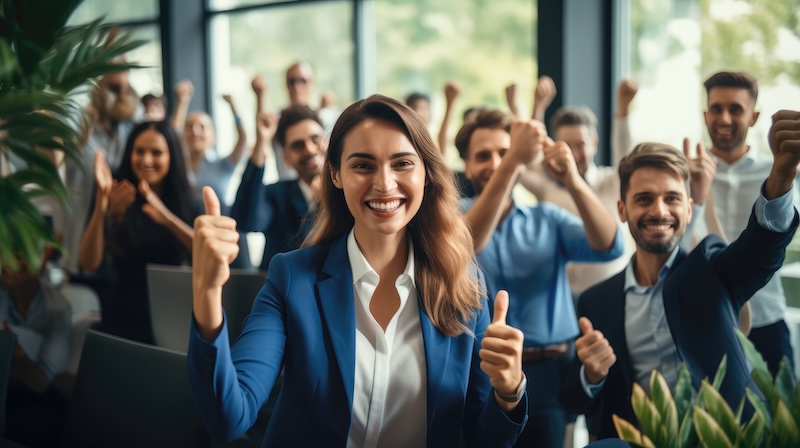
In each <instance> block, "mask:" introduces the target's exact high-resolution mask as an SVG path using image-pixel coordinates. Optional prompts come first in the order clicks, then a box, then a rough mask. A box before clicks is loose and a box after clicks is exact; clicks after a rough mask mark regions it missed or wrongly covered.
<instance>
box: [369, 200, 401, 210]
mask: <svg viewBox="0 0 800 448" xmlns="http://www.w3.org/2000/svg"><path fill="white" fill-rule="evenodd" d="M367 205H368V206H369V208H371V209H373V210H378V211H381V212H392V211H395V210H397V209H398V208H399V207H400V200H399V199H395V200H394V201H389V202H367Z"/></svg>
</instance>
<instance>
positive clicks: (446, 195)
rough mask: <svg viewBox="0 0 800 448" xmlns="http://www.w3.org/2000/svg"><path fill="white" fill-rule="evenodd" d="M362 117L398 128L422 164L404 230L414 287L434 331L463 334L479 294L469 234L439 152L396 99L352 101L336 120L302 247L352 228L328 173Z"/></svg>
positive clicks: (335, 167) (418, 121)
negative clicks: (420, 188)
mask: <svg viewBox="0 0 800 448" xmlns="http://www.w3.org/2000/svg"><path fill="white" fill-rule="evenodd" d="M367 119H377V120H383V121H386V122H389V123H392V124H394V125H396V126H398V127H400V128H401V129H402V130H403V131H404V132H405V135H406V137H408V139H409V141H410V142H411V144H412V145H414V148H416V150H417V153H418V154H419V155H420V157H421V158H422V161H423V163H424V164H425V178H426V179H425V180H426V182H425V192H424V199H423V201H422V205H421V206H420V209H419V211H418V212H417V214H416V215H415V216H414V217H413V218H412V219H411V221H410V222H409V224H408V228H407V232H408V235H409V236H410V237H411V241H412V243H413V244H414V255H415V264H414V265H415V267H416V272H415V276H416V280H417V287H418V290H419V292H420V297H421V300H422V306H423V308H424V309H425V313H426V314H427V315H428V317H429V318H430V319H431V322H432V323H433V325H434V326H436V328H437V329H438V330H439V331H441V332H442V333H444V334H447V335H450V336H457V335H459V334H462V333H464V332H468V331H469V330H468V329H467V327H466V326H465V325H464V322H465V321H467V320H468V319H469V318H470V317H471V316H472V314H473V313H474V311H475V310H476V309H478V308H480V306H481V302H480V296H481V294H482V291H481V290H480V286H479V283H478V280H477V277H476V275H475V270H474V268H473V266H476V262H475V253H474V252H473V249H472V234H471V233H470V231H469V228H468V227H467V224H466V222H465V220H464V216H463V214H462V213H461V210H460V209H459V207H458V200H459V195H458V191H457V189H456V185H455V183H454V181H453V175H452V173H451V172H450V169H449V168H448V167H447V165H446V163H445V161H444V158H443V156H442V155H441V153H440V152H439V149H438V148H437V147H436V144H435V143H434V142H433V139H432V138H431V136H430V134H429V133H428V130H427V128H426V127H425V124H424V123H422V120H421V119H420V118H419V117H418V116H417V115H416V114H415V113H414V112H413V111H412V110H411V109H410V108H408V107H407V106H406V105H404V104H402V103H400V102H399V101H397V100H394V99H392V98H388V97H385V96H382V95H373V96H371V97H369V98H367V99H365V100H361V101H358V102H356V103H354V104H352V105H351V106H350V107H348V108H347V109H346V110H345V111H344V112H343V113H342V115H341V116H340V117H339V119H338V120H337V121H336V124H335V125H334V127H333V131H332V132H331V138H330V143H329V146H328V154H327V156H326V158H325V166H324V168H323V170H322V173H323V174H322V179H321V180H322V182H321V184H322V188H321V190H322V191H321V200H320V206H319V213H318V215H317V219H316V221H315V222H314V226H313V228H312V229H311V232H310V233H309V235H308V236H307V237H306V240H305V241H304V243H303V245H304V246H313V245H317V244H323V243H327V242H330V241H332V240H334V239H336V238H338V237H340V236H341V235H343V234H345V233H346V232H349V231H350V229H351V228H352V227H353V225H354V222H355V221H354V220H353V215H352V214H351V213H350V210H349V209H348V208H347V203H346V202H345V199H344V192H343V191H342V190H340V189H338V188H336V187H335V186H334V185H333V180H332V179H331V174H332V173H337V172H339V170H340V169H341V162H342V160H341V159H342V153H343V152H344V143H345V139H346V138H347V135H348V134H349V133H350V131H352V130H353V128H355V127H356V126H357V125H358V124H360V123H361V122H363V121H364V120H367Z"/></svg>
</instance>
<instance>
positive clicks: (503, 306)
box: [492, 290, 508, 325]
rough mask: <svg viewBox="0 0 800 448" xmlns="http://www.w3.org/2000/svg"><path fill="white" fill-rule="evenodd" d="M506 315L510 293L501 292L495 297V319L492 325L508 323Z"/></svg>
mask: <svg viewBox="0 0 800 448" xmlns="http://www.w3.org/2000/svg"><path fill="white" fill-rule="evenodd" d="M506 314H508V292H507V291H505V290H500V291H498V292H497V295H496V296H494V318H493V319H492V323H493V324H494V323H501V324H504V325H505V323H506Z"/></svg>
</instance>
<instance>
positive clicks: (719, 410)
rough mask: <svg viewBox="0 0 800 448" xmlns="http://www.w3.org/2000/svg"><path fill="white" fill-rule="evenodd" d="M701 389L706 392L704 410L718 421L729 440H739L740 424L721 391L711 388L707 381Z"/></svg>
mask: <svg viewBox="0 0 800 448" xmlns="http://www.w3.org/2000/svg"><path fill="white" fill-rule="evenodd" d="M700 389H701V390H704V397H705V400H704V403H703V407H704V408H705V409H704V410H705V411H707V412H708V414H709V415H710V416H712V417H713V418H714V420H716V422H717V424H718V425H719V427H720V428H721V429H722V431H724V432H725V436H726V437H727V439H728V440H731V441H735V440H737V439H738V438H739V423H738V421H737V420H736V417H735V416H734V415H733V411H732V410H731V408H730V406H728V403H727V402H726V401H725V399H724V398H722V395H720V393H719V391H718V390H717V389H715V388H713V387H711V385H710V384H709V383H707V382H706V381H705V380H703V384H702V386H700Z"/></svg>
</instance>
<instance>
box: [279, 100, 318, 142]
mask: <svg viewBox="0 0 800 448" xmlns="http://www.w3.org/2000/svg"><path fill="white" fill-rule="evenodd" d="M304 120H313V121H316V122H317V123H319V125H320V126H322V127H323V128H324V127H325V125H323V124H322V120H321V119H320V118H319V115H317V113H316V112H314V110H313V109H311V108H310V107H308V106H300V105H297V104H295V105H291V106H289V107H287V108H286V109H283V110H282V111H281V118H280V119H279V120H278V128H277V129H276V130H275V141H277V142H278V144H280V145H281V146H282V147H284V146H286V131H288V130H289V128H290V127H292V126H294V125H296V124H297V123H300V122H301V121H304Z"/></svg>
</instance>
